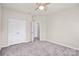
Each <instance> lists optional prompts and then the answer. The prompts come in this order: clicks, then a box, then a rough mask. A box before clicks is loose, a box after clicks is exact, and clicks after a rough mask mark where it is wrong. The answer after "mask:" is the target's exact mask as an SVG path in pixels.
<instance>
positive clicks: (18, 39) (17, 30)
mask: <svg viewBox="0 0 79 59" xmlns="http://www.w3.org/2000/svg"><path fill="white" fill-rule="evenodd" d="M25 41H26V21H25V20H18V19H8V45H13V44H18V43H22V42H25Z"/></svg>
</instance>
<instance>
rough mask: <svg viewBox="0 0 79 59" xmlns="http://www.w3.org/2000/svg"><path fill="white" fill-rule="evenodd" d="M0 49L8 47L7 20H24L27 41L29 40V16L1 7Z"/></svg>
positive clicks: (30, 18)
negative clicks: (0, 32)
mask: <svg viewBox="0 0 79 59" xmlns="http://www.w3.org/2000/svg"><path fill="white" fill-rule="evenodd" d="M2 18H3V19H2V40H1V41H2V43H1V44H2V47H4V46H7V45H8V19H9V18H13V19H23V20H24V19H25V20H26V21H27V24H26V25H27V27H28V28H27V32H26V33H27V39H26V40H27V41H30V40H31V37H30V36H31V32H30V31H31V28H30V26H31V25H30V23H31V20H32V17H31V15H28V14H25V13H22V12H19V11H16V10H11V9H7V8H4V7H3V17H2Z"/></svg>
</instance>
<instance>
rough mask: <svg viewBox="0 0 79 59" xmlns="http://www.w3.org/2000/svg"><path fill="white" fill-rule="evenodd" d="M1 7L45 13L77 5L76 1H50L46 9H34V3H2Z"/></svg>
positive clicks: (30, 12) (34, 13)
mask: <svg viewBox="0 0 79 59" xmlns="http://www.w3.org/2000/svg"><path fill="white" fill-rule="evenodd" d="M2 6H3V7H5V8H9V9H12V10H16V11H20V12H23V13H28V14H32V15H47V14H52V13H54V12H58V11H61V10H65V9H67V8H72V7H76V6H79V4H78V3H50V4H49V5H47V10H46V11H45V10H43V11H40V10H36V11H35V9H36V7H37V5H36V4H35V3H3V4H2Z"/></svg>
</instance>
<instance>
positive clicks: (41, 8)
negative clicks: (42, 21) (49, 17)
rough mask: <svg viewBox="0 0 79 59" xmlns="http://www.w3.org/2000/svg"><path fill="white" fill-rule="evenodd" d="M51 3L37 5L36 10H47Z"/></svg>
mask: <svg viewBox="0 0 79 59" xmlns="http://www.w3.org/2000/svg"><path fill="white" fill-rule="evenodd" d="M49 4H50V3H36V5H37V7H36V9H35V10H47V9H46V8H47V5H49Z"/></svg>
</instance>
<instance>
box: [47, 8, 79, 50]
mask: <svg viewBox="0 0 79 59" xmlns="http://www.w3.org/2000/svg"><path fill="white" fill-rule="evenodd" d="M46 17H47V18H46V20H47V25H46V26H47V32H48V33H47V34H46V36H47V39H46V40H47V41H51V42H53V43H57V44H61V45H64V46H68V47H72V48H75V49H79V7H75V8H70V9H66V10H62V11H60V12H57V13H53V14H52V15H50V16H49V15H48V16H46Z"/></svg>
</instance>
